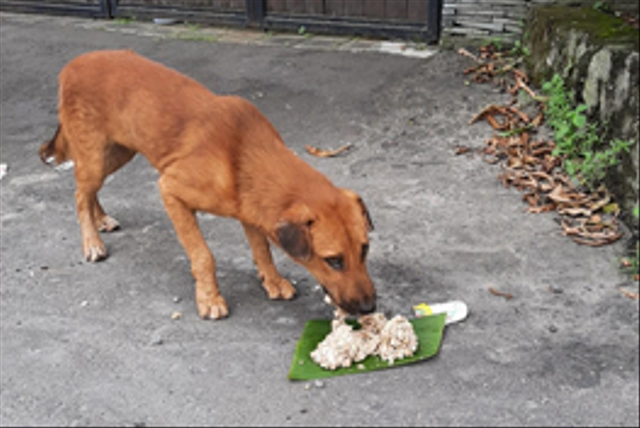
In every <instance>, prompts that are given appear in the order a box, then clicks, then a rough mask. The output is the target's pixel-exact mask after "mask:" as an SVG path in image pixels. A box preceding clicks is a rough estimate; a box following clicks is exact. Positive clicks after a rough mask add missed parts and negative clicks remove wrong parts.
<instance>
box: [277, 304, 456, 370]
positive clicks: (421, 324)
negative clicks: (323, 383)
mask: <svg viewBox="0 0 640 428" xmlns="http://www.w3.org/2000/svg"><path fill="white" fill-rule="evenodd" d="M445 318H446V314H437V315H431V316H428V317H422V318H413V319H410V320H409V322H411V324H413V329H414V331H415V332H416V336H418V349H417V350H416V352H415V354H414V355H413V356H411V357H408V358H403V359H401V360H396V361H394V362H393V365H390V364H389V363H388V362H386V361H384V360H383V359H381V358H380V357H379V356H377V355H372V356H369V357H367V358H366V359H365V360H364V361H361V362H359V363H355V364H353V365H352V366H351V367H343V368H339V369H336V370H326V369H323V368H322V367H320V366H319V365H317V364H316V363H315V362H314V361H313V360H312V359H311V352H312V351H313V350H315V349H316V348H317V347H318V344H319V343H320V342H322V341H323V340H324V338H325V337H326V336H327V335H328V334H329V333H330V332H331V321H330V320H310V321H307V323H306V324H305V326H304V329H303V330H302V335H301V336H300V340H299V341H298V344H297V346H296V351H295V353H294V355H293V361H292V362H291V369H290V370H289V379H291V380H312V379H321V378H328V377H334V376H341V375H345V374H353V373H365V372H370V371H373V370H381V369H386V368H389V367H397V366H402V365H405V364H412V363H417V362H419V361H423V360H426V359H427V358H431V357H433V356H434V355H436V354H437V353H438V350H439V349H440V341H441V339H442V331H443V329H444V321H445ZM348 322H350V323H351V324H352V325H354V326H355V327H354V328H358V327H359V325H358V323H357V322H356V321H353V320H349V321H348Z"/></svg>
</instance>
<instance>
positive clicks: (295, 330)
mask: <svg viewBox="0 0 640 428" xmlns="http://www.w3.org/2000/svg"><path fill="white" fill-rule="evenodd" d="M104 25H106V24H104V22H101V21H95V22H94V21H89V20H81V19H70V18H53V17H41V16H26V15H25V16H22V15H14V14H7V13H3V14H0V53H1V56H0V58H1V61H0V73H1V74H0V76H1V77H0V102H1V104H0V106H1V114H0V121H1V124H0V143H1V144H0V149H1V152H0V154H1V162H2V163H6V164H7V165H8V167H9V169H8V172H7V175H6V176H5V177H4V178H2V181H0V190H1V193H0V202H1V206H0V219H1V226H2V229H1V243H0V249H1V256H2V259H1V260H2V263H1V265H0V275H1V284H0V321H1V324H0V334H1V342H2V343H1V345H2V346H1V347H0V357H1V361H0V366H1V376H0V400H1V401H0V425H2V426H16V425H22V426H30V425H86V426H106V425H112V426H132V425H135V426H143V425H147V426H151V425H167V426H168V425H174V426H175V425H274V426H295V425H447V426H452V425H475V426H492V425H501V426H502V425H537V426H539V425H554V426H559V425H606V426H638V423H639V415H638V389H639V388H638V383H639V381H638V371H639V369H638V363H639V358H638V301H633V300H630V299H628V298H627V297H625V296H623V295H622V294H621V293H620V292H619V290H618V286H619V285H621V284H623V285H624V284H626V281H628V279H627V278H626V277H625V276H623V275H622V274H621V273H620V272H619V270H618V267H617V265H618V258H619V257H620V255H621V253H622V249H623V247H624V243H623V242H619V243H617V244H615V245H611V246H607V247H602V248H589V247H583V246H578V245H576V244H574V243H573V242H571V241H570V240H568V239H566V238H565V237H563V236H561V235H560V228H559V226H558V224H557V223H556V219H555V217H554V215H553V214H541V215H532V214H527V213H526V212H525V206H524V205H523V203H522V202H521V195H520V194H519V193H518V192H517V191H515V190H512V189H505V188H504V187H503V186H502V184H501V183H500V182H499V181H498V180H497V179H496V175H497V174H498V170H497V168H496V167H495V166H491V165H488V164H486V163H484V162H482V161H481V160H480V159H479V158H478V157H475V156H471V155H469V156H467V155H462V156H455V155H454V148H455V147H456V145H458V144H463V145H467V146H472V147H479V146H480V145H482V143H483V141H484V139H485V138H487V136H488V135H489V134H490V130H489V128H488V127H487V126H485V125H484V124H478V125H473V126H471V127H470V126H468V125H467V123H468V121H469V119H470V118H471V117H472V116H473V114H475V113H476V112H477V111H478V110H479V109H481V108H482V107H483V106H485V105H486V104H489V103H492V102H496V101H497V100H498V101H499V100H500V99H501V97H503V95H501V94H499V93H497V92H496V91H495V90H494V89H493V88H491V87H490V86H466V85H464V79H465V77H464V76H463V75H462V74H461V71H462V70H463V69H464V68H465V67H467V66H468V65H469V64H468V62H467V61H468V60H466V59H465V58H462V57H460V56H458V55H456V54H455V53H452V52H447V51H441V52H437V53H435V54H434V55H432V56H430V57H429V58H427V59H425V58H409V57H403V56H397V55H389V54H383V53H380V52H377V51H376V49H360V50H357V49H355V50H351V49H341V48H339V47H335V46H333V47H332V48H326V44H327V43H324V44H323V43H320V42H318V43H317V46H312V45H306V46H303V47H307V48H306V49H305V48H301V46H298V47H296V46H290V45H288V44H287V43H270V44H267V43H259V42H255V41H253V42H246V43H244V42H237V40H236V41H235V42H234V43H231V41H232V40H229V41H230V42H229V43H224V41H222V40H218V39H215V38H205V37H196V36H193V37H190V38H188V39H187V38H178V37H160V36H157V35H154V33H153V31H157V29H152V27H153V26H152V25H150V24H147V25H145V24H141V23H136V27H135V28H133V29H131V28H128V27H126V26H124V25H121V26H120V27H122V31H118V30H112V31H108V30H105V29H104V28H101V27H104ZM111 26H114V25H113V24H111ZM136 28H143V29H145V30H144V31H142V30H139V29H136ZM147 30H148V31H147ZM145 31H146V32H147V33H148V34H143V33H144V32H145ZM162 31H169V30H166V29H163V30H162ZM210 31H213V30H210ZM215 40H217V41H215ZM317 40H320V39H316V41H317ZM345 43H347V42H345ZM363 43H364V42H363ZM107 48H109V49H111V48H132V49H134V50H135V51H137V52H139V53H140V54H142V55H145V56H148V57H150V58H152V59H154V60H156V61H159V62H162V63H164V64H166V65H168V66H170V67H173V68H175V69H177V70H179V71H181V72H183V73H185V74H187V75H189V76H191V77H193V78H195V79H197V80H199V81H200V82H202V83H203V84H204V85H205V86H207V87H208V88H210V89H211V90H213V91H214V92H217V93H221V94H238V95H241V96H244V97H246V98H248V99H251V100H252V101H253V102H254V103H255V104H256V105H257V106H258V107H259V108H260V109H261V110H262V111H263V112H264V113H265V115H266V116H267V117H268V118H269V119H270V120H271V121H272V122H273V124H274V125H275V126H276V128H278V130H279V131H280V132H281V134H282V136H283V138H284V140H285V142H287V144H288V145H290V146H291V147H292V149H293V150H294V151H295V152H296V153H298V154H299V155H300V156H301V157H302V158H303V159H304V160H306V161H307V162H309V163H310V164H311V165H313V166H314V167H316V168H317V169H319V170H320V171H322V172H323V173H325V174H326V175H327V176H329V177H330V178H331V179H332V180H333V181H334V182H335V183H336V184H338V185H340V186H344V187H349V188H352V189H354V190H356V191H357V192H359V193H360V194H361V195H362V197H363V198H364V200H365V201H366V203H367V205H368V207H369V210H370V211H371V214H372V217H373V221H374V223H375V226H376V231H375V232H374V233H373V235H372V242H371V244H372V245H371V250H370V259H369V260H370V261H369V269H370V272H371V275H372V277H373V279H374V281H375V283H376V286H377V289H378V292H379V306H380V309H382V310H383V311H385V312H386V313H388V314H397V313H400V314H404V315H410V314H411V306H412V305H414V304H417V303H419V302H430V303H438V302H445V301H448V300H463V301H465V302H466V303H467V305H468V306H469V309H470V315H469V317H468V319H467V320H466V321H464V322H463V323H460V324H455V325H451V326H448V327H447V328H446V331H445V334H444V338H443V342H442V348H441V350H440V353H439V355H438V356H437V357H435V358H433V359H431V360H429V361H426V362H423V363H420V364H416V365H410V366H404V367H398V368H394V369H389V370H384V371H379V372H374V373H367V374H358V375H353V376H343V377H338V378H334V379H329V380H325V381H323V382H321V383H314V382H309V383H306V382H291V381H289V380H287V372H288V369H289V364H290V363H291V357H292V355H293V351H294V348H295V344H296V341H297V339H298V337H299V334H300V332H301V330H302V326H303V325H304V323H305V321H306V320H308V319H310V318H329V317H330V316H331V309H330V308H329V307H328V306H326V305H325V304H324V303H323V302H322V292H321V291H320V290H319V289H318V288H317V287H316V286H315V285H316V284H315V282H314V281H313V280H312V278H311V276H310V275H309V274H308V273H307V272H306V271H304V270H303V269H302V268H301V267H299V266H298V265H296V264H295V263H293V262H292V261H290V260H289V259H288V258H287V257H285V256H284V255H283V254H282V252H280V251H276V254H275V259H276V263H277V264H278V266H279V269H280V271H281V272H282V273H283V274H284V275H285V276H287V277H289V278H291V279H292V280H294V281H295V282H296V283H297V287H298V291H299V297H298V298H297V299H295V300H293V301H291V302H272V301H269V300H268V299H267V297H266V295H265V293H264V292H263V291H262V289H261V287H260V284H259V282H258V279H257V278H256V274H255V269H254V267H253V265H252V262H251V255H250V250H249V247H248V245H247V243H246V242H245V239H244V236H243V233H242V230H241V227H240V226H239V225H238V224H237V223H236V222H234V221H232V220H228V219H219V218H214V217H212V216H208V215H203V216H201V217H200V219H201V225H202V228H203V233H204V234H205V237H206V238H207V241H208V242H209V244H210V246H211V248H212V251H213V253H214V255H215V256H216V258H217V262H218V274H219V279H220V285H221V291H222V293H223V295H224V296H225V297H226V299H227V301H228V303H229V306H230V310H231V316H230V318H228V319H225V320H222V321H215V322H212V321H202V320H200V319H199V318H198V316H197V314H196V311H195V305H194V296H193V281H192V277H191V274H190V271H189V264H188V261H187V259H186V256H185V254H184V251H183V250H182V248H181V246H180V245H179V243H178V242H177V239H176V237H175V234H174V231H173V228H172V226H171V224H170V221H169V219H168V218H167V216H166V214H165V212H164V210H163V207H162V203H161V200H160V197H159V194H158V191H157V186H156V179H157V173H156V172H155V171H154V170H153V169H152V168H151V167H150V166H149V164H148V163H147V162H146V161H145V160H144V159H143V158H141V157H138V158H136V159H135V160H134V161H133V162H132V163H131V164H129V165H128V166H126V167H125V168H124V169H123V170H121V171H119V172H118V173H117V174H115V175H114V176H113V177H112V179H110V180H109V182H108V183H107V184H106V185H105V187H104V189H103V191H102V192H101V195H102V201H103V203H104V205H105V207H106V209H107V211H108V212H109V213H110V214H111V215H113V216H114V217H116V218H117V219H118V220H119V221H120V222H121V224H122V226H123V228H122V230H121V231H119V232H117V233H114V234H110V235H107V236H105V243H106V245H107V247H108V250H109V251H110V257H109V259H108V260H106V261H104V262H101V263H98V264H88V263H84V262H82V261H81V249H80V236H79V230H78V226H77V223H76V218H75V208H74V197H73V192H74V180H73V174H72V173H71V172H70V171H64V172H57V171H54V170H51V169H49V168H47V167H46V166H44V165H42V164H41V163H40V160H39V159H38V156H37V150H38V148H39V146H40V144H41V143H42V142H43V141H44V140H46V139H48V138H50V137H51V136H52V134H53V132H54V130H55V126H56V123H57V117H56V105H57V97H56V90H57V88H56V85H57V82H56V78H57V74H58V72H59V71H60V69H61V68H62V67H63V66H64V65H65V63H66V62H67V61H69V60H70V59H72V58H73V57H75V56H77V55H79V54H81V53H83V52H86V51H90V50H95V49H107ZM346 143H351V144H353V148H352V149H351V150H349V151H348V152H346V153H344V154H343V155H341V156H340V157H336V158H332V159H318V158H313V157H311V156H310V155H308V154H307V153H306V152H305V151H304V145H305V144H310V145H314V146H318V147H322V148H327V147H333V148H336V147H338V146H341V145H343V144H346ZM626 285H629V284H626ZM490 286H492V287H494V288H496V289H498V290H501V291H505V292H509V293H512V294H513V295H514V296H515V297H514V298H513V299H511V300H505V299H504V298H501V297H497V296H494V295H492V294H491V293H489V292H488V287H490ZM629 286H633V285H629ZM174 312H180V313H181V314H182V317H181V318H180V319H179V320H174V319H172V314H173V313H174Z"/></svg>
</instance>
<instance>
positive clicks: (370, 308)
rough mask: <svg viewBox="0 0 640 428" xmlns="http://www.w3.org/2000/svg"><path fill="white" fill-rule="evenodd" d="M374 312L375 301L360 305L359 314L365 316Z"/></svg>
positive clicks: (373, 299)
mask: <svg viewBox="0 0 640 428" xmlns="http://www.w3.org/2000/svg"><path fill="white" fill-rule="evenodd" d="M375 311H376V299H375V297H374V298H372V299H368V300H366V301H363V302H361V303H360V308H359V312H360V313H361V314H362V315H367V314H370V313H373V312H375Z"/></svg>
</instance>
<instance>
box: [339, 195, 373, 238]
mask: <svg viewBox="0 0 640 428" xmlns="http://www.w3.org/2000/svg"><path fill="white" fill-rule="evenodd" d="M340 190H342V192H343V193H344V194H345V195H347V197H348V198H350V199H352V200H354V201H356V203H357V204H358V205H359V206H360V209H361V210H362V217H364V221H365V224H366V225H367V231H368V232H372V231H373V221H371V215H369V210H368V209H367V206H366V205H365V204H364V201H363V200H362V198H361V197H360V196H359V195H358V194H357V193H356V192H354V191H353V190H349V189H340Z"/></svg>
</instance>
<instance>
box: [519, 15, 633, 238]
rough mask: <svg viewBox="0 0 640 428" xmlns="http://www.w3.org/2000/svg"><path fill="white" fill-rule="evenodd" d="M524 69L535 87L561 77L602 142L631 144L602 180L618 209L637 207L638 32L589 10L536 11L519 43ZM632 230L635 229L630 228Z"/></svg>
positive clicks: (529, 18)
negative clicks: (594, 124)
mask: <svg viewBox="0 0 640 428" xmlns="http://www.w3.org/2000/svg"><path fill="white" fill-rule="evenodd" d="M523 43H524V46H526V47H527V48H528V49H529V51H530V52H531V54H530V55H529V56H528V57H527V58H526V68H527V72H528V73H529V75H530V76H531V77H532V79H533V81H534V84H536V85H539V84H540V83H541V82H542V81H545V80H549V79H550V78H551V77H552V76H553V75H554V74H556V73H558V74H560V75H561V76H562V77H563V78H564V81H565V85H566V87H568V88H571V89H572V90H573V93H574V102H575V104H576V105H577V104H579V103H584V104H586V105H587V106H588V108H589V109H588V113H589V115H590V116H591V117H592V118H593V119H597V120H598V121H599V122H600V123H601V124H603V126H604V127H603V130H602V137H603V141H605V142H606V141H611V139H614V138H619V139H622V140H633V141H635V145H634V146H633V148H632V150H631V153H630V154H629V155H625V156H624V157H623V158H622V162H621V164H620V165H618V167H617V168H616V169H615V170H614V171H612V172H611V174H610V175H609V177H608V178H607V179H606V182H607V185H608V187H609V189H611V190H612V192H613V193H614V194H615V195H616V198H617V199H618V201H619V202H620V203H621V205H622V207H623V209H624V210H625V211H626V212H629V211H630V210H631V209H632V207H633V206H634V205H636V204H638V190H639V189H638V180H639V173H638V170H639V167H640V165H639V164H640V162H639V153H638V152H639V149H638V141H640V135H639V133H640V131H639V127H640V123H639V122H640V107H639V103H640V94H639V92H640V91H639V83H638V82H639V78H640V73H639V55H638V47H639V45H640V32H639V31H638V29H634V28H632V27H631V26H629V25H626V24H622V25H621V20H620V19H617V18H615V17H613V16H611V15H608V14H604V13H601V12H599V11H596V10H593V9H592V8H569V7H535V8H532V10H531V14H530V16H529V17H528V19H527V37H525V38H524V41H523ZM635 228H637V224H635Z"/></svg>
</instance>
